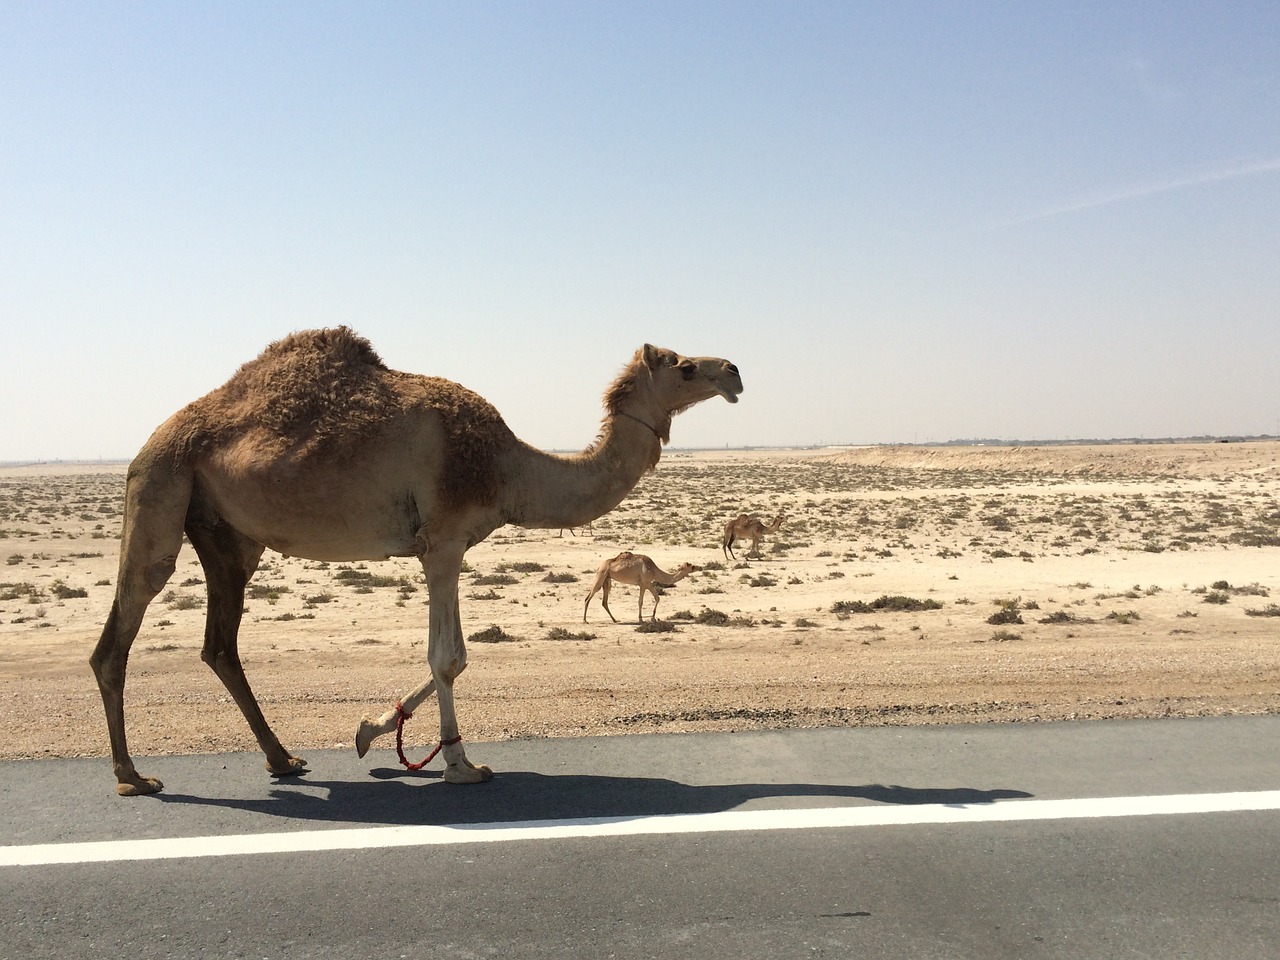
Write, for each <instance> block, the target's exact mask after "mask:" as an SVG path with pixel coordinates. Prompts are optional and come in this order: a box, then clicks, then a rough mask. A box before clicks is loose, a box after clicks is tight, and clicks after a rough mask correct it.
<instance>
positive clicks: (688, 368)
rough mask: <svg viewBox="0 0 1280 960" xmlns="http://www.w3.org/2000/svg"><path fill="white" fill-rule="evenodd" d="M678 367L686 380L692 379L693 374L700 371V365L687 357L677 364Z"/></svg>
mask: <svg viewBox="0 0 1280 960" xmlns="http://www.w3.org/2000/svg"><path fill="white" fill-rule="evenodd" d="M676 369H677V370H679V371H680V372H681V373H682V374H683V375H684V378H685V379H686V380H692V379H693V375H694V374H695V373H697V372H698V365H697V364H696V363H694V362H693V361H692V360H689V359H687V358H686V359H684V360H681V361H680V362H679V363H677V364H676Z"/></svg>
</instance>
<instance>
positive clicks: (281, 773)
mask: <svg viewBox="0 0 1280 960" xmlns="http://www.w3.org/2000/svg"><path fill="white" fill-rule="evenodd" d="M306 772H307V761H305V760H303V759H302V758H301V757H290V758H289V762H288V764H286V765H285V766H284V767H273V766H272V765H271V762H270V761H267V773H269V774H271V776H273V777H294V776H297V775H299V774H303V773H306Z"/></svg>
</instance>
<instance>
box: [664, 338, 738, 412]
mask: <svg viewBox="0 0 1280 960" xmlns="http://www.w3.org/2000/svg"><path fill="white" fill-rule="evenodd" d="M640 359H641V360H642V361H643V363H644V365H645V367H646V368H648V370H649V374H650V376H651V377H652V381H653V385H654V388H655V394H656V396H657V397H658V399H659V400H660V402H661V403H662V404H663V406H665V407H666V409H667V411H668V412H669V413H679V412H680V411H681V410H684V409H685V408H686V407H691V406H693V404H695V403H699V402H701V401H703V400H707V399H710V398H711V397H715V396H721V397H724V398H725V399H726V400H728V401H729V402H730V403H737V402H738V394H740V393H742V376H741V375H740V374H739V373H738V368H737V367H735V366H734V365H733V364H732V363H730V362H729V361H728V360H721V359H720V358H719V357H682V356H681V355H680V354H678V353H676V352H675V351H674V350H666V349H663V348H662V347H655V346H653V345H652V344H649V343H646V344H645V345H644V346H643V347H642V348H641V349H640Z"/></svg>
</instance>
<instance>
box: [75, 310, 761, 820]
mask: <svg viewBox="0 0 1280 960" xmlns="http://www.w3.org/2000/svg"><path fill="white" fill-rule="evenodd" d="M741 392H742V380H741V378H740V377H739V375H738V370H737V368H736V367H734V365H733V364H731V363H729V362H728V361H727V360H720V359H716V358H712V357H692V358H691V357H682V356H680V355H679V354H676V353H673V352H672V351H670V350H664V349H660V348H657V347H653V346H650V345H648V344H646V345H645V346H644V347H642V348H641V349H640V350H638V351H636V354H635V357H634V358H633V359H632V360H631V362H630V363H629V364H628V365H627V366H626V368H625V369H624V370H623V372H622V373H621V375H620V376H619V377H618V379H617V380H616V381H614V383H613V385H612V386H610V387H609V389H608V391H607V392H606V394H605V398H604V405H605V417H604V421H603V425H602V427H601V431H600V435H599V437H598V438H597V440H596V441H595V443H593V444H592V445H591V446H590V447H588V448H587V449H586V450H585V451H583V452H582V453H580V454H576V455H573V456H555V455H551V454H547V453H543V452H541V451H539V450H535V449H534V448H532V447H530V446H528V445H527V444H525V443H523V442H521V441H520V440H518V439H517V438H516V436H515V435H514V434H513V433H512V432H511V430H510V428H508V426H507V425H506V423H505V422H504V421H503V420H502V417H501V416H499V414H498V411H497V410H495V409H494V408H493V406H491V405H490V404H489V403H488V402H487V401H485V400H484V399H482V398H481V397H479V396H477V395H476V394H474V393H472V392H471V391H469V390H466V389H465V388H463V387H461V386H459V385H458V384H456V383H452V382H450V381H448V380H442V379H439V378H433V377H425V376H418V375H414V374H407V373H399V372H397V371H394V370H391V369H389V368H388V367H387V366H386V365H385V364H384V363H383V362H382V360H381V359H380V358H379V357H378V355H377V354H376V353H375V352H374V350H373V348H372V347H371V346H370V344H369V342H368V341H367V340H364V339H363V338H361V337H358V336H356V335H355V334H354V333H352V332H351V331H350V330H349V329H347V328H346V327H338V328H337V329H332V330H312V331H305V332H301V333H295V334H293V335H291V336H288V337H286V338H284V339H283V340H280V341H278V342H276V343H273V344H271V345H270V346H269V347H267V349H266V350H265V351H263V353H262V354H261V356H259V357H258V358H257V359H255V360H252V361H250V362H249V363H246V364H245V365H244V366H242V367H241V368H240V369H239V370H238V371H237V372H236V374H235V375H234V376H233V377H232V378H231V379H230V380H229V381H227V383H226V384H225V385H223V386H222V387H219V388H218V389H216V390H214V391H213V392H212V393H209V394H207V395H206V396H204V397H202V398H201V399H199V400H196V401H195V402H194V403H191V404H189V405H188V406H186V407H184V408H183V409H182V410H179V411H178V412H177V413H176V414H174V415H173V416H172V417H170V418H169V419H168V420H167V421H166V422H165V423H163V424H162V425H161V426H160V427H159V428H158V429H157V430H156V432H155V433H154V434H152V436H151V438H150V439H149V440H148V441H147V442H146V444H145V445H144V446H143V448H142V450H141V452H139V454H138V456H137V457H136V458H135V459H134V461H133V463H132V464H131V465H130V467H129V474H128V481H127V485H126V488H125V516H124V526H123V530H122V533H121V544H120V569H119V575H118V578H117V580H116V593H115V599H114V602H113V603H112V605H111V612H110V614H109V615H108V617H107V622H106V625H105V626H104V627H103V631H102V637H101V638H100V639H99V640H98V644H97V647H96V648H95V649H94V651H93V656H92V657H91V659H90V662H91V664H92V666H93V671H94V674H95V676H96V677H97V680H98V688H99V690H100V691H101V693H102V702H103V706H104V708H105V710H106V715H107V730H108V733H109V735H110V739H111V758H112V763H113V766H114V768H115V775H116V780H117V788H116V789H117V792H119V793H120V794H121V795H124V796H131V795H134V794H143V793H153V792H155V791H157V790H159V789H161V783H160V781H159V780H156V779H154V778H152V777H145V776H142V775H140V774H139V773H138V771H137V770H136V769H135V767H134V763H133V760H132V758H131V757H130V756H129V749H128V745H127V740H126V737H125V716H124V684H125V669H126V665H127V662H128V657H129V647H130V645H131V644H132V643H133V640H134V637H135V636H137V633H138V629H139V627H140V626H141V624H142V618H143V614H144V613H145V611H146V608H147V605H148V604H149V603H150V602H151V600H152V599H153V598H154V597H155V596H156V595H157V594H158V593H159V592H160V591H161V589H162V588H163V587H164V585H165V583H166V581H168V579H169V577H171V576H172V575H173V572H174V568H175V564H176V562H177V556H178V551H179V549H180V548H181V546H182V535H183V533H184V531H185V533H186V535H187V538H188V539H189V540H190V541H191V545H192V546H193V547H195V550H196V554H197V556H198V557H199V558H200V562H201V564H202V565H203V567H204V572H205V581H206V590H207V591H208V610H207V619H206V624H205V638H204V650H203V652H202V654H201V656H202V658H203V659H204V661H205V662H206V663H208V664H209V666H211V667H212V668H213V670H214V672H215V673H216V674H217V676H218V678H219V679H220V680H221V681H222V682H223V684H224V685H225V686H226V688H227V690H228V691H229V692H230V694H231V696H232V698H233V699H234V700H235V702H236V704H237V705H238V706H239V708H240V711H241V712H242V713H243V714H244V716H245V719H246V720H247V721H248V722H249V726H250V727H251V728H252V730H253V733H254V735H255V736H256V737H257V740H258V743H259V745H260V746H261V747H262V750H263V752H264V753H265V754H266V760H267V769H268V770H269V771H270V772H271V773H272V774H273V775H276V776H283V775H288V774H298V773H303V772H304V771H305V770H306V764H305V762H304V761H303V760H301V759H299V758H298V757H295V756H293V755H291V754H290V753H289V751H287V750H286V749H285V748H284V747H283V746H281V744H280V741H279V740H278V739H277V737H276V735H275V733H274V732H273V731H272V729H271V727H270V726H269V724H268V723H267V721H266V719H265V718H264V717H263V714H262V710H261V709H260V708H259V706H258V702H257V699H256V698H255V697H254V695H253V692H252V690H251V689H250V687H249V683H248V681H247V680H246V679H245V675H244V670H243V668H242V666H241V663H240V656H239V653H238V645H237V635H238V632H239V628H240V618H241V613H242V610H243V606H244V592H245V586H246V584H247V583H248V581H249V578H250V577H251V576H252V575H253V573H254V571H255V570H256V569H257V566H258V561H259V559H260V558H261V556H262V553H263V550H264V549H265V548H267V547H270V548H271V549H273V550H276V551H278V552H280V553H282V554H285V555H288V556H297V557H306V558H309V559H313V560H376V559H385V558H387V557H407V556H416V557H417V558H418V559H419V560H420V561H421V563H422V567H423V570H424V572H425V573H426V578H427V587H428V591H429V595H430V608H429V618H428V619H429V632H428V637H429V642H428V645H427V662H428V664H429V666H430V668H431V678H430V679H429V680H428V681H426V682H425V683H423V684H422V685H421V686H419V687H418V688H417V689H416V690H414V691H413V692H412V693H411V694H409V696H407V697H405V699H404V701H403V704H404V709H405V711H407V712H412V711H413V710H415V709H416V708H417V706H418V705H419V704H420V703H422V702H423V701H424V700H425V699H426V698H427V697H428V696H429V695H430V694H431V692H432V691H433V690H434V691H435V692H436V694H437V696H438V697H439V700H440V739H441V742H442V744H443V753H444V759H445V764H446V769H445V774H444V776H445V779H446V780H448V781H450V782H453V783H471V782H475V781H478V780H483V779H487V778H488V777H490V776H492V773H491V771H490V770H489V768H488V767H485V766H479V765H474V764H472V763H471V762H470V761H469V760H468V759H467V756H466V752H465V750H464V749H463V746H462V744H461V742H459V741H460V740H461V738H460V737H459V735H458V720H457V715H456V712H455V708H454V697H453V684H454V680H455V679H457V677H458V675H459V674H460V673H461V672H462V671H463V669H464V668H465V667H466V664H467V654H466V648H465V646H464V644H463V636H462V622H461V619H460V617H459V615H458V576H459V573H460V572H461V568H462V561H463V554H464V553H465V552H466V551H467V549H468V548H469V547H471V546H473V545H474V544H477V543H479V542H480V541H481V540H483V539H484V538H485V537H487V536H488V535H489V534H490V533H491V532H493V531H494V530H495V529H497V528H498V527H500V526H502V525H503V524H505V523H511V524H516V525H519V526H524V527H541V528H552V529H554V528H557V527H580V526H582V525H583V524H586V523H589V522H590V521H591V520H593V519H595V518H596V517H598V516H600V515H601V514H603V513H605V512H606V511H608V510H611V509H612V508H613V507H615V506H617V504H618V503H619V502H620V501H621V500H622V498H623V497H625V496H626V495H627V494H628V493H629V492H630V491H631V489H632V487H634V486H635V484H636V483H637V481H638V480H639V479H640V477H641V476H642V475H643V474H644V473H645V472H646V471H649V470H652V469H653V468H654V467H655V466H656V465H657V462H658V458H659V457H660V456H661V454H662V445H663V444H664V443H666V442H667V441H668V439H669V430H670V427H671V418H672V417H673V416H674V415H675V414H677V413H679V412H680V411H682V410H684V409H686V408H687V407H689V406H691V405H693V404H695V403H698V402H699V401H701V400H706V399H708V398H710V397H715V396H722V397H724V398H725V399H726V400H728V401H729V402H731V403H733V402H736V401H737V398H738V394H740V393H741ZM396 716H397V714H396V712H395V711H392V712H390V713H389V714H387V715H385V716H384V717H383V718H381V719H380V720H370V719H369V718H367V717H366V718H365V720H364V721H362V723H361V725H360V730H359V733H358V735H357V749H358V750H359V752H360V754H361V755H362V756H363V754H364V752H365V751H366V750H367V749H368V746H369V743H370V742H371V741H372V740H373V738H374V737H376V736H378V735H379V734H381V733H385V732H388V731H390V730H392V729H394V728H395V720H396Z"/></svg>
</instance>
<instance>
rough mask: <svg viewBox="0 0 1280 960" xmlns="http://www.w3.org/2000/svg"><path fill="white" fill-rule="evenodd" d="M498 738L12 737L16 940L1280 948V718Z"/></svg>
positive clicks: (86, 949)
mask: <svg viewBox="0 0 1280 960" xmlns="http://www.w3.org/2000/svg"><path fill="white" fill-rule="evenodd" d="M469 754H470V756H471V757H472V759H473V760H476V761H480V762H486V763H489V764H491V765H492V766H493V767H494V768H495V770H497V771H498V776H497V777H496V778H495V779H494V780H493V781H491V782H489V783H486V784H481V785H476V786H469V787H457V786H452V785H449V784H445V783H443V782H442V781H440V779H439V774H438V767H439V761H436V764H435V766H436V767H437V772H436V773H431V772H426V771H424V772H423V773H421V774H409V773H406V772H403V771H401V770H400V769H399V767H398V766H397V765H396V763H395V759H394V755H393V754H391V753H386V752H382V753H374V754H371V755H370V756H369V757H366V758H365V759H364V760H358V759H357V758H356V757H355V755H354V753H347V752H342V753H338V752H331V751H320V752H318V753H317V752H313V753H311V754H309V755H308V760H309V761H310V762H311V769H312V772H311V773H310V774H309V775H307V776H306V777H305V778H301V779H295V780H289V781H273V780H271V779H270V778H268V777H267V776H266V774H265V771H264V770H263V767H262V761H261V757H259V756H257V755H239V754H237V755H227V756H197V757H169V758H156V759H151V760H147V761H146V762H140V763H139V767H140V769H142V770H143V772H144V773H149V774H154V775H157V776H159V777H161V778H162V779H163V780H164V781H165V785H166V789H165V791H164V792H163V793H161V794H158V795H156V796H152V797H144V798H136V799H122V798H118V797H116V795H115V792H114V789H113V787H114V783H113V778H112V777H111V772H110V764H109V763H107V762H106V761H103V760H92V761H38V762H20V763H7V764H2V765H0V957H4V958H14V960H32V958H43V957H59V958H80V957H85V958H88V957H93V958H98V957H108V956H110V957H126V956H127V957H131V958H150V957H180V958H186V957H201V958H221V957H253V958H258V957H269V958H295V957H302V958H305V957H324V958H333V960H342V958H356V957H358V958H380V957H391V958H396V957H490V956H494V957H504V958H507V957H510V958H524V957H556V958H577V957H581V958H591V960H601V958H608V957H654V958H666V957H690V958H733V960H744V958H755V957H761V958H764V957H768V958H771V960H773V958H792V957H806V958H807V957H859V958H861V957H870V958H897V957H902V958H914V960H930V958H975V960H976V958H983V960H992V958H1018V960H1021V958H1040V957H1054V958H1057V957H1088V958H1102V957H1125V958H1128V957H1135V958H1136V957H1144V958H1145V957H1152V958H1174V957H1187V958H1214V960H1219V958H1232V960H1250V958H1259V960H1261V958H1266V960H1275V958H1276V957H1277V956H1280V800H1278V799H1277V798H1278V797H1280V794H1277V791H1280V717H1245V718H1228V719H1210V720H1163V721H1126V722H1115V723H1112V722H1095V723H1069V724H1068V723H1064V724H1034V725H1010V726H996V725H990V726H953V727H914V728H870V729H841V730H799V731H782V732H765V733H750V734H688V735H669V736H643V737H612V738H603V739H580V740H553V741H515V742H506V743H494V744H479V743H477V744H472V745H470V748H469ZM1223 795H1230V796H1228V797H1227V798H1226V800H1225V803H1223V804H1220V802H1219V798H1221V797H1223ZM1120 798H1138V799H1136V800H1127V801H1126V800H1123V799H1120ZM1154 798H1170V799H1169V804H1170V809H1175V808H1176V809H1178V810H1183V807H1182V806H1180V805H1186V809H1185V810H1184V811H1183V812H1162V813H1157V812H1154V811H1156V810H1158V809H1163V807H1162V806H1161V803H1163V801H1158V800H1156V799H1154ZM1066 801H1081V802H1080V803H1069V802H1066ZM1233 804H1235V805H1241V804H1242V805H1243V806H1244V807H1245V808H1246V809H1233V808H1232V806H1233ZM1255 804H1256V805H1257V806H1259V807H1261V809H1248V808H1249V807H1250V806H1253V805H1255ZM1220 806H1221V807H1222V809H1219V807H1220ZM1200 807H1204V808H1206V809H1208V810H1210V811H1216V812H1196V810H1197V809H1198V808H1200ZM1135 814H1145V815H1135ZM1027 816H1031V817H1034V818H1033V819H1027V818H1026V817H1027ZM885 819H887V820H889V821H893V822H881V821H882V820H885ZM499 824H501V825H506V827H505V828H504V829H502V830H499V829H496V828H495V825H499ZM193 838H215V839H213V840H208V841H197V840H195V839H193ZM135 841H150V842H151V843H150V845H148V844H146V843H136V842H135ZM339 841H341V843H340V844H339V843H338V842H339ZM104 843H105V844H106V845H105V846H104V845H103V844H104ZM255 844H258V845H260V846H261V847H262V848H263V850H264V851H266V852H245V851H248V850H251V849H253V847H254V845H255ZM335 844H337V845H338V846H339V848H336V849H334V848H328V847H332V846H334V845H335ZM398 844H405V845H398ZM309 845H310V846H311V847H313V848H310V849H309V848H308V846H309ZM273 851H274V852H273ZM151 857H159V859H148V858H151ZM94 858H99V859H94ZM139 858H141V859H139ZM63 861H70V862H63Z"/></svg>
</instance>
